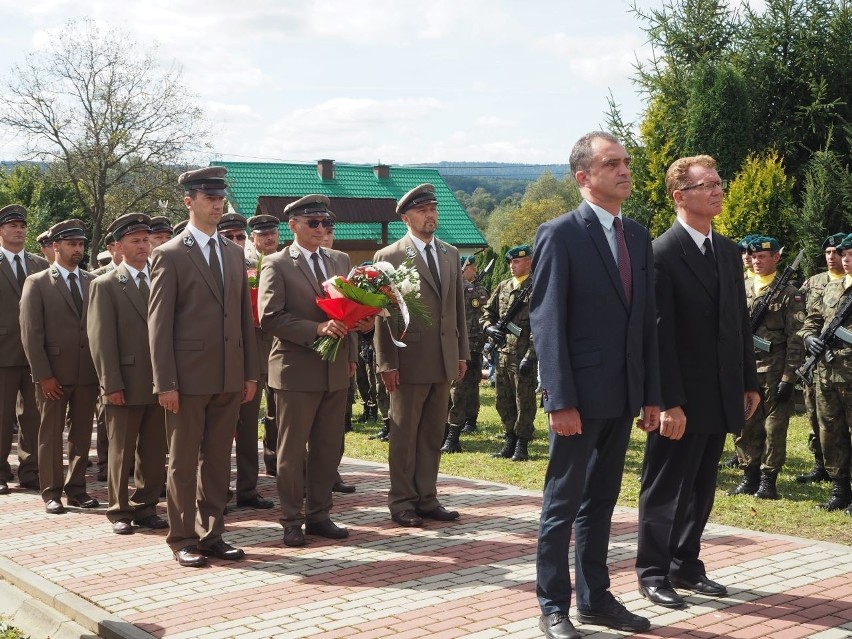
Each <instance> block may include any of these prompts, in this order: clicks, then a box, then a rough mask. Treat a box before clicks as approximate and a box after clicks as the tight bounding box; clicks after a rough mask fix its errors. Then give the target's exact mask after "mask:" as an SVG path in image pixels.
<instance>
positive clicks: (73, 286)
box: [68, 273, 83, 317]
mask: <svg viewBox="0 0 852 639" xmlns="http://www.w3.org/2000/svg"><path fill="white" fill-rule="evenodd" d="M68 288H69V289H70V290H71V299H72V300H74V305H75V306H76V307H77V313H79V315H80V317H83V295H82V294H81V293H80V287H79V286H77V274H76V273H68Z"/></svg>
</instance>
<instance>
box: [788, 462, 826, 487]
mask: <svg viewBox="0 0 852 639" xmlns="http://www.w3.org/2000/svg"><path fill="white" fill-rule="evenodd" d="M830 479H831V477H829V476H828V471H826V470H825V466H823V465H822V464H814V467H813V468H812V469H811V472H809V473H805V474H804V475H799V476H798V477H796V481H797V482H799V483H800V484H815V483H817V482H822V481H829V480H830Z"/></svg>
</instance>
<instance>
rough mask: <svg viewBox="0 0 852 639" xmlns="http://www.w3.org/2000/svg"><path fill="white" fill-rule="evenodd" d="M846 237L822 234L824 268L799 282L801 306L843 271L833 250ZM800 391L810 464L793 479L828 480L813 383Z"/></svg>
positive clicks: (805, 481)
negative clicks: (803, 401) (808, 426)
mask: <svg viewBox="0 0 852 639" xmlns="http://www.w3.org/2000/svg"><path fill="white" fill-rule="evenodd" d="M845 237H846V233H835V234H834V235H829V236H828V237H827V238H825V241H824V242H823V243H822V250H823V253H824V254H825V263H826V266H827V267H828V270H826V271H823V272H822V273H817V274H816V275H812V276H811V277H809V278H808V279H807V280H805V283H804V284H802V288H801V289H800V290H801V291H802V295H803V296H804V297H805V307H810V306H812V305H814V304H817V303H819V300H820V299H821V298H822V294H823V292H824V291H825V287H826V285H827V284H828V283H829V282H831V281H833V280H839V279H842V278H843V276H844V275H845V273H844V272H843V264H842V263H841V262H840V253H838V252H837V246H838V244H840V243H841V242H842V241H843V238H845ZM803 395H804V400H805V411H806V412H807V415H808V422H809V423H810V425H811V432H810V433H808V448H809V449H810V451H811V452H812V453H813V454H814V467H813V468H812V469H811V471H810V472H807V473H805V474H804V475H799V476H798V477H796V481H797V482H799V483H800V484H809V483H811V482H821V481H828V480H829V479H830V477H829V476H828V473H827V472H826V471H825V464H824V462H823V457H822V446H821V445H820V443H819V421H818V420H817V412H816V385H814V386H808V385H807V384H803Z"/></svg>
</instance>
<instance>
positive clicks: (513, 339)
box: [481, 244, 538, 461]
mask: <svg viewBox="0 0 852 639" xmlns="http://www.w3.org/2000/svg"><path fill="white" fill-rule="evenodd" d="M506 261H507V262H509V270H510V271H511V272H512V277H510V278H508V279H506V280H503V281H502V282H500V283H499V284H498V285H497V288H496V289H494V292H493V293H492V294H491V298H490V299H489V300H488V303H487V304H486V305H485V307H484V308H483V309H482V321H481V323H482V328H483V330H484V331H485V334H486V335H487V336H489V337H490V338H491V339H492V340H494V342H495V344H496V345H497V346H498V349H497V362H496V372H495V381H496V384H495V386H496V391H497V399H496V404H497V413H498V414H499V415H500V421H502V422H503V432H504V433H505V435H506V441H505V443H504V444H503V448H501V449H500V450H499V451H497V452H496V453H494V455H493V456H494V457H506V458H509V457H511V458H512V460H514V461H526V460H527V459H529V453H528V452H527V444H528V443H529V441H530V440H531V439H532V436H533V426H534V424H533V422H534V421H535V412H536V401H535V388H536V386H537V384H538V379H537V375H536V373H537V370H538V359H537V358H536V354H535V349H534V348H533V337H532V334H531V333H530V308H529V301H527V303H525V304H524V305H523V306H522V307H521V308H520V310H519V311H518V312H517V313H516V314H515V315H514V316H513V317H512V318H511V320H512V324H514V325H515V326H517V327H518V328H519V329H520V331H519V332H518V334H517V335H516V334H515V333H514V332H511V331H501V330H500V329H499V328H498V327H497V326H496V324H497V322H499V321H500V318H501V317H503V316H504V315H505V314H506V311H507V310H508V309H509V307H510V306H511V305H512V302H514V301H515V298H516V297H517V296H518V295H520V294H521V292H522V291H523V290H525V289H526V288H528V287H529V286H531V285H532V279H531V278H530V276H529V275H530V267H531V266H532V249H531V248H530V247H529V246H527V245H526V244H522V245H520V246H514V247H512V248H510V249H509V250H508V251H506Z"/></svg>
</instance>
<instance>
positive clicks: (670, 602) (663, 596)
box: [639, 584, 686, 608]
mask: <svg viewBox="0 0 852 639" xmlns="http://www.w3.org/2000/svg"><path fill="white" fill-rule="evenodd" d="M639 594H640V595H642V596H643V597H645V599H647V600H648V601H650V602H651V603H655V604H657V605H658V606H665V607H666V608H683V607H684V606H685V605H686V602H685V601H684V600H683V597H681V596H680V595H679V594H677V593H676V592H675V591H674V590H673V589H672V588H670V587H669V586H665V585H664V586H646V585H645V584H639Z"/></svg>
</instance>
